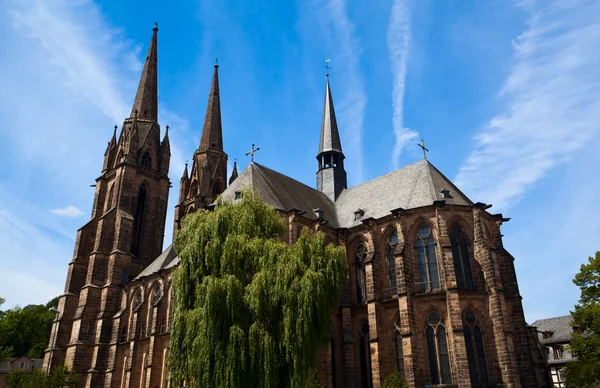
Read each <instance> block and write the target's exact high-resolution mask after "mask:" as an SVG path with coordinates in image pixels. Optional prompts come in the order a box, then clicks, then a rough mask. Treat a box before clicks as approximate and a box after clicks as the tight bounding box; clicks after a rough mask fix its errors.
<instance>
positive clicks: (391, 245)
mask: <svg viewBox="0 0 600 388" xmlns="http://www.w3.org/2000/svg"><path fill="white" fill-rule="evenodd" d="M387 243H388V246H387V260H388V276H389V278H390V288H391V289H392V295H397V294H398V286H397V284H396V246H397V245H398V233H396V231H395V230H394V231H393V232H392V233H391V234H390V237H389V238H388V241H387Z"/></svg>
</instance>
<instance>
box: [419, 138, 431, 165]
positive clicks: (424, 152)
mask: <svg viewBox="0 0 600 388" xmlns="http://www.w3.org/2000/svg"><path fill="white" fill-rule="evenodd" d="M417 145H418V146H419V147H421V148H422V149H423V159H424V160H427V154H426V152H429V150H428V149H427V148H425V140H423V139H421V144H419V143H417Z"/></svg>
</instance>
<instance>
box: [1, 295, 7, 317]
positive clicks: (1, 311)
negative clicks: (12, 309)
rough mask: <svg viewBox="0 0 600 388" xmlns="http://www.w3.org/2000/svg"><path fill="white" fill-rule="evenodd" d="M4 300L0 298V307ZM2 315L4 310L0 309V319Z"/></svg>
mask: <svg viewBox="0 0 600 388" xmlns="http://www.w3.org/2000/svg"><path fill="white" fill-rule="evenodd" d="M4 302H6V299H4V298H0V307H2V305H3V304H4ZM3 315H4V311H2V310H0V319H2V316H3Z"/></svg>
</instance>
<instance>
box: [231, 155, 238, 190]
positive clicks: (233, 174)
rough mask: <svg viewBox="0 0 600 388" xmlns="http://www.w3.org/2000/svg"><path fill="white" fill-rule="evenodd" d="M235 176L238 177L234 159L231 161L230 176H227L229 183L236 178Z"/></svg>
mask: <svg viewBox="0 0 600 388" xmlns="http://www.w3.org/2000/svg"><path fill="white" fill-rule="evenodd" d="M237 177H238V170H237V162H236V161H234V162H233V171H232V172H231V178H229V184H230V185H231V183H233V181H234V180H236V178H237Z"/></svg>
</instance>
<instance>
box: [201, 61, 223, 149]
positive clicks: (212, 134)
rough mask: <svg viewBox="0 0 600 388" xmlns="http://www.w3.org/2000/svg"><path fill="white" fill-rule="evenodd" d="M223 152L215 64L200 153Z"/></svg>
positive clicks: (216, 68)
mask: <svg viewBox="0 0 600 388" xmlns="http://www.w3.org/2000/svg"><path fill="white" fill-rule="evenodd" d="M209 148H211V149H218V150H220V151H223V128H222V127H221V98H220V96H219V65H218V64H215V71H214V73H213V79H212V84H211V86H210V94H209V95H208V106H207V107H206V116H205V117H204V127H203V128H202V137H201V138H200V151H203V150H206V149H209Z"/></svg>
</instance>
